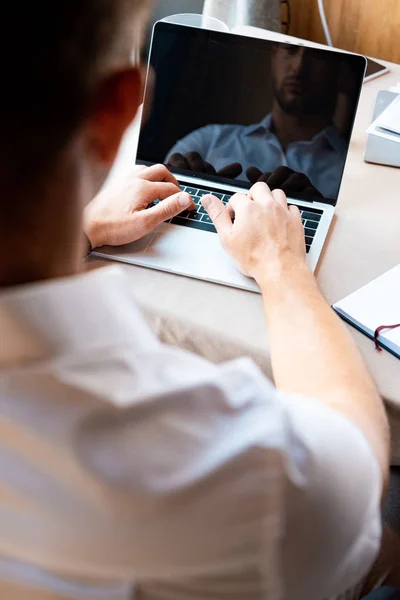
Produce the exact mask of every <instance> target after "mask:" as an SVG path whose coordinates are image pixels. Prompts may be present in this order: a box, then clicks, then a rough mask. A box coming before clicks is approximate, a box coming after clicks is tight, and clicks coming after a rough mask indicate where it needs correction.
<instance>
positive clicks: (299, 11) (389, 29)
mask: <svg viewBox="0 0 400 600" xmlns="http://www.w3.org/2000/svg"><path fill="white" fill-rule="evenodd" d="M290 4H291V8H292V25H291V28H290V33H291V34H292V35H295V36H299V37H303V38H306V39H312V40H314V41H317V42H325V36H324V33H323V29H322V25H321V20H320V17H319V11H318V2H317V0H291V2H290ZM324 5H325V12H326V17H327V20H328V24H329V28H330V32H331V36H332V40H333V43H334V45H335V46H338V47H340V48H345V49H346V50H351V51H353V52H360V53H362V54H368V55H369V56H375V57H377V58H383V59H386V60H391V61H393V62H397V63H400V41H399V39H400V1H399V0H324Z"/></svg>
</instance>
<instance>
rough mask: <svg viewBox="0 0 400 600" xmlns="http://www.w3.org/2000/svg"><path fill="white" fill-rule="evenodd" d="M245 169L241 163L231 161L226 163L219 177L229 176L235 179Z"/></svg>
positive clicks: (219, 172)
mask: <svg viewBox="0 0 400 600" xmlns="http://www.w3.org/2000/svg"><path fill="white" fill-rule="evenodd" d="M242 171H243V167H242V165H241V164H240V163H231V164H230V165H226V167H223V168H222V169H220V170H219V171H218V175H219V177H229V179H235V178H236V177H239V175H240V174H241V172H242Z"/></svg>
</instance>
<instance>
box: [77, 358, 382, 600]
mask: <svg viewBox="0 0 400 600" xmlns="http://www.w3.org/2000/svg"><path fill="white" fill-rule="evenodd" d="M147 360H148V359H147ZM160 361H161V363H162V364H163V369H162V370H160V369H159V368H158V369H157V365H158V366H159V364H160V363H158V360H157V357H153V362H152V364H153V365H155V373H157V376H158V380H157V381H158V382H159V383H160V388H159V390H158V388H157V387H154V386H153V388H152V389H151V393H149V394H148V393H146V394H143V395H142V396H141V397H140V398H136V400H135V402H134V403H133V404H132V406H128V407H124V408H121V407H114V408H109V409H107V410H105V411H103V413H102V414H97V415H95V416H93V418H92V419H90V420H89V421H88V422H86V423H85V426H84V427H83V428H82V430H81V431H80V436H79V454H80V457H81V460H82V462H83V463H84V465H85V468H86V469H89V471H90V472H91V473H92V474H93V476H94V477H96V478H97V479H99V480H101V482H102V483H105V484H106V485H107V486H108V489H109V490H111V491H112V490H115V491H116V492H117V491H118V494H119V495H118V498H119V509H118V510H119V512H118V515H115V517H114V527H115V535H118V527H119V526H120V527H121V528H122V529H123V530H125V532H126V531H129V535H122V536H121V538H122V539H120V540H119V543H118V545H117V546H116V548H115V552H114V560H118V552H120V553H121V561H123V562H124V563H126V560H127V558H126V557H127V556H128V557H129V563H130V565H131V567H132V569H133V572H134V573H135V576H136V577H137V580H138V581H139V583H140V585H141V586H142V587H143V589H145V590H146V593H147V594H148V597H149V598H150V597H151V598H158V597H160V598H163V600H169V599H170V598H171V600H172V598H173V599H174V600H188V599H189V598H193V597H196V598H203V597H204V598H210V599H214V598H215V599H216V598H221V597H225V595H228V596H229V597H230V599H235V598H241V599H242V598H246V600H251V599H253V598H254V600H255V599H261V598H272V597H275V598H276V597H278V594H279V593H281V592H282V589H284V590H285V597H286V598H292V597H293V598H296V600H302V599H303V598H304V600H313V599H314V598H315V600H321V598H324V597H326V596H327V595H329V594H331V593H337V592H339V591H341V590H343V589H345V588H346V587H347V586H349V585H351V584H352V583H355V582H356V581H357V580H358V578H359V577H361V576H362V575H363V573H364V572H365V570H366V569H367V568H368V567H369V565H370V564H371V562H372V560H373V558H374V556H375V554H376V551H377V548H378V545H379V537H380V527H379V495H380V494H379V493H380V484H381V482H380V475H379V470H378V467H377V464H376V461H375V459H374V456H373V454H372V452H371V450H370V448H369V446H368V444H367V442H366V441H365V439H364V438H363V436H362V434H361V433H360V432H359V431H358V429H357V428H356V427H355V426H354V425H353V424H352V423H350V422H349V421H348V420H347V419H345V418H344V417H343V416H342V415H340V414H339V413H337V412H335V411H333V410H331V409H329V408H327V407H325V406H323V405H320V404H319V403H318V402H317V401H312V400H308V399H304V398H288V397H285V396H282V395H281V394H279V393H278V392H277V391H276V390H275V389H274V388H273V386H272V384H271V383H270V382H269V381H268V380H267V379H266V378H265V377H264V376H263V375H262V373H261V372H260V371H259V370H258V369H257V367H255V366H254V365H253V364H252V363H251V361H248V360H244V359H241V360H239V361H234V362H232V363H229V364H226V365H222V366H218V367H217V366H214V365H210V364H209V363H207V362H206V361H204V360H202V359H200V358H198V357H194V356H191V355H188V354H186V353H183V352H180V351H175V350H168V357H166V356H164V357H163V358H162V359H161V358H160ZM138 369H139V371H140V366H139V367H138ZM151 376H152V374H151V371H149V369H147V371H146V377H150V378H151ZM139 389H144V388H143V387H142V388H141V387H140V385H139ZM161 389H163V391H162V392H161V391H160V390H161ZM121 492H123V495H124V498H125V500H126V503H127V504H126V506H125V505H124V509H123V510H121V505H120V494H121ZM110 497H111V498H112V493H111V496H110ZM111 510H112V509H111ZM121 515H123V517H122V516H121ZM122 518H123V522H122V523H120V525H118V522H119V520H120V519H122ZM228 596H227V597H228ZM145 597H147V596H146V595H145Z"/></svg>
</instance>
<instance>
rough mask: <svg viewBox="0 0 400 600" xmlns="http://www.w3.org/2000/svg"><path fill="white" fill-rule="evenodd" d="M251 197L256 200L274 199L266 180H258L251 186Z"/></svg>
mask: <svg viewBox="0 0 400 600" xmlns="http://www.w3.org/2000/svg"><path fill="white" fill-rule="evenodd" d="M249 198H250V199H251V200H254V201H255V202H266V201H271V200H273V199H274V197H273V196H272V193H271V190H270V189H269V187H268V185H267V184H266V183H265V182H264V181H258V182H257V183H255V184H254V185H253V186H252V187H251V188H250V191H249Z"/></svg>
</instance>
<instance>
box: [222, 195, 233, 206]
mask: <svg viewBox="0 0 400 600" xmlns="http://www.w3.org/2000/svg"><path fill="white" fill-rule="evenodd" d="M231 198H232V196H228V195H227V194H225V196H224V197H223V198H222V202H223V203H224V204H228V202H229V200H230V199H231Z"/></svg>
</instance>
